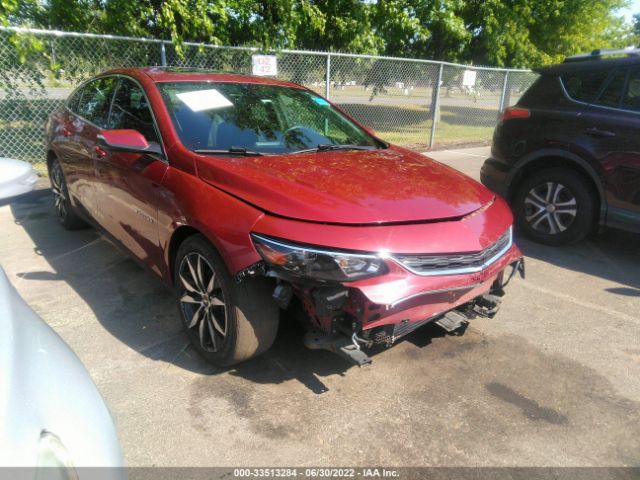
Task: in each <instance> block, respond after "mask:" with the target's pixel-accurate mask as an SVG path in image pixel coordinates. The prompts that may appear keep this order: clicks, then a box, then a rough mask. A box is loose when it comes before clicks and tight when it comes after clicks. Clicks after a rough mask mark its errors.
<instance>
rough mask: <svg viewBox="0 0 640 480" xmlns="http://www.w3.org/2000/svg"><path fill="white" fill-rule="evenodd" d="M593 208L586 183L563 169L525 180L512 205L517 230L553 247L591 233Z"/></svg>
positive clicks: (594, 216)
mask: <svg viewBox="0 0 640 480" xmlns="http://www.w3.org/2000/svg"><path fill="white" fill-rule="evenodd" d="M596 207H597V201H596V198H595V195H594V192H593V189H592V188H591V185H590V184H589V182H588V180H587V179H586V178H584V177H583V176H582V175H581V174H580V173H578V172H576V171H574V170H569V169H565V168H553V169H548V170H541V171H539V172H536V173H534V174H533V175H531V176H530V177H527V178H525V179H524V180H523V181H522V183H521V184H520V185H519V187H518V190H517V192H516V195H515V197H514V202H513V209H514V212H515V217H516V223H517V225H518V227H519V229H520V230H521V231H523V232H524V233H525V234H526V235H527V236H528V237H529V238H531V239H532V240H534V241H536V242H539V243H543V244H545V245H553V246H558V245H567V244H571V243H576V242H579V241H580V240H582V239H583V238H585V237H586V236H587V235H588V234H589V233H591V231H592V230H593V227H594V224H595V220H596Z"/></svg>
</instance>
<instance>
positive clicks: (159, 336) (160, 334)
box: [10, 190, 439, 394]
mask: <svg viewBox="0 0 640 480" xmlns="http://www.w3.org/2000/svg"><path fill="white" fill-rule="evenodd" d="M10 208H11V211H12V214H13V216H14V221H15V222H16V223H17V224H19V225H20V226H21V227H22V228H24V229H25V231H26V232H27V233H28V234H29V236H30V237H31V239H32V240H33V243H34V253H35V254H36V255H38V256H41V257H44V259H45V260H46V261H47V263H48V264H49V265H50V267H51V269H50V271H38V270H35V271H34V270H31V269H29V262H25V269H24V271H18V272H17V276H18V277H19V278H20V279H21V280H20V281H21V282H42V288H43V289H45V288H46V289H49V292H44V294H45V295H51V296H55V295H56V286H55V282H64V283H66V284H67V285H68V286H70V287H71V288H72V289H73V290H74V291H75V292H76V293H77V294H78V295H79V296H80V297H81V299H82V301H84V302H85V303H86V304H87V305H88V306H89V307H90V308H91V310H92V311H93V313H94V315H95V317H96V319H97V320H98V321H99V322H100V324H101V325H102V326H103V327H104V328H105V329H106V330H107V331H108V332H109V333H110V334H111V335H113V336H114V337H116V338H117V339H118V340H120V341H121V342H123V343H124V344H126V345H127V346H129V347H130V348H131V349H133V350H135V351H136V352H138V353H140V354H142V355H145V356H146V357H148V358H150V359H152V360H157V361H162V362H168V363H172V364H174V365H176V366H178V367H180V368H183V369H186V370H189V371H192V372H196V373H199V374H204V375H217V374H221V373H229V374H231V375H234V376H238V377H243V378H246V379H248V380H250V381H252V382H255V383H259V384H261V383H264V384H267V383H271V384H280V383H283V382H285V381H289V380H292V379H296V380H298V381H299V382H301V383H302V384H304V385H305V386H306V387H307V388H309V390H311V391H312V392H314V393H316V394H320V393H324V392H326V391H327V387H326V386H325V384H324V383H323V382H322V380H321V379H322V377H326V376H329V375H336V374H337V375H344V373H345V372H346V371H347V370H348V369H349V368H357V367H352V365H351V364H349V363H348V362H346V361H345V360H343V359H341V358H340V357H338V356H337V355H335V354H332V353H329V352H326V351H321V350H313V351H312V350H308V349H307V348H305V347H304V345H303V341H302V337H303V334H304V332H303V330H302V328H301V327H300V326H299V325H298V323H296V322H295V320H293V319H292V318H289V316H288V315H287V314H283V315H282V319H281V324H280V329H279V333H278V337H277V339H276V341H275V343H274V345H273V346H272V348H271V349H270V350H269V351H268V352H267V353H266V354H264V355H262V356H260V357H258V358H256V359H253V360H250V361H248V362H245V363H243V364H240V365H238V366H236V367H234V368H231V369H217V368H215V367H213V366H211V365H209V364H208V363H206V362H205V361H203V360H202V359H201V358H200V357H199V356H198V354H197V353H196V352H195V351H194V350H193V349H192V348H191V347H190V344H189V341H188V339H187V336H186V335H185V334H184V332H183V330H182V326H181V324H180V321H179V317H178V311H177V308H176V305H175V300H174V298H173V293H172V292H171V291H170V290H169V289H167V288H166V287H165V286H164V284H162V283H161V282H160V280H159V279H158V278H156V277H155V275H153V274H151V273H149V272H147V271H145V270H144V269H143V268H142V267H141V266H139V265H138V264H137V263H136V262H135V261H134V260H132V259H131V258H130V257H129V256H128V255H127V254H125V253H124V252H122V251H121V250H120V249H119V248H118V247H116V246H115V245H113V244H112V243H111V242H109V241H108V240H107V239H106V238H105V237H103V236H102V235H100V234H99V233H98V232H96V231H95V230H93V229H91V228H87V229H83V230H77V231H72V232H70V231H67V230H64V229H63V228H62V227H61V226H60V225H59V224H58V222H57V219H56V217H55V214H54V210H53V207H52V203H51V199H50V191H49V190H39V191H35V192H32V193H31V194H29V195H25V196H22V197H20V198H18V199H16V200H15V201H13V202H12V203H11V204H10ZM30 288H33V287H31V286H30ZM35 288H36V289H37V288H38V287H35ZM437 330H439V329H437ZM425 334H426V332H424V330H423V333H422V334H421V336H420V339H421V340H420V341H421V342H425V341H426V343H424V345H426V344H428V343H429V340H428V339H427V340H425ZM438 335H439V333H438ZM426 337H428V335H426ZM409 338H410V337H409Z"/></svg>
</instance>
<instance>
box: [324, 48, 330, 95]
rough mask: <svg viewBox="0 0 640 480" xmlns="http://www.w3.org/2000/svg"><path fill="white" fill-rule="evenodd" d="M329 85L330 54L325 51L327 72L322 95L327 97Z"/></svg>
mask: <svg viewBox="0 0 640 480" xmlns="http://www.w3.org/2000/svg"><path fill="white" fill-rule="evenodd" d="M329 85H331V55H330V54H328V53H327V74H326V77H325V86H324V96H325V98H326V99H328V98H329Z"/></svg>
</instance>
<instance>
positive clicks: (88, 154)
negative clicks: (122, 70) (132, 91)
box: [63, 77, 115, 225]
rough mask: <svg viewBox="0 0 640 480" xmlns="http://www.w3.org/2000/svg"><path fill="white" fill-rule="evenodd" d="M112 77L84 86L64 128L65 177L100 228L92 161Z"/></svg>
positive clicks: (106, 109)
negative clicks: (65, 143)
mask: <svg viewBox="0 0 640 480" xmlns="http://www.w3.org/2000/svg"><path fill="white" fill-rule="evenodd" d="M114 87H115V78H114V77H100V78H97V79H95V80H92V81H90V82H88V83H87V84H85V86H84V87H83V88H82V94H81V96H80V97H79V98H78V100H77V103H75V104H73V105H72V107H73V110H69V112H68V113H69V116H68V118H67V119H66V122H65V124H64V126H63V128H64V130H65V131H64V135H65V136H66V137H67V139H68V140H67V146H66V151H67V154H66V165H65V167H66V168H65V175H66V176H67V179H68V181H69V189H70V191H71V193H72V194H73V195H74V196H75V197H76V198H77V199H78V200H79V201H80V203H81V205H82V206H83V207H84V209H85V210H86V211H87V212H88V213H89V214H90V215H91V216H92V217H93V218H94V219H95V220H96V221H97V222H98V223H99V224H101V225H103V224H104V219H103V218H102V216H101V215H100V211H99V210H98V209H97V208H96V190H97V185H96V182H95V173H94V160H95V157H96V155H97V151H96V147H97V143H96V141H97V138H96V137H97V135H98V134H99V133H100V130H101V129H102V128H104V127H105V126H106V124H107V118H108V116H109V107H110V104H111V97H112V94H113V89H114Z"/></svg>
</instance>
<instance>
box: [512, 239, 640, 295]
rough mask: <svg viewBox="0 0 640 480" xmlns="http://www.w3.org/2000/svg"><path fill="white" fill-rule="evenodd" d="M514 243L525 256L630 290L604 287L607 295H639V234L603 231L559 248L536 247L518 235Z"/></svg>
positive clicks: (537, 245) (536, 244) (538, 245)
mask: <svg viewBox="0 0 640 480" xmlns="http://www.w3.org/2000/svg"><path fill="white" fill-rule="evenodd" d="M516 241H517V243H518V246H519V247H520V249H521V250H522V252H523V253H524V254H525V255H526V256H527V257H532V258H535V259H537V260H542V261H544V262H548V263H551V264H553V265H556V266H558V267H561V268H565V269H568V270H572V271H574V272H581V273H586V274H588V275H593V276H595V277H600V278H604V279H607V280H611V281H613V282H616V283H620V284H623V285H627V286H628V287H630V288H621V287H614V288H607V289H606V290H607V291H608V292H611V293H616V294H618V295H626V296H640V275H638V272H640V248H638V245H640V234H636V233H630V232H623V231H618V230H607V231H605V232H603V233H601V234H597V235H593V236H591V237H590V238H588V239H587V240H584V241H582V242H580V243H578V244H575V245H567V246H563V247H549V246H546V245H540V244H538V243H535V242H532V241H530V240H528V239H526V238H524V237H523V236H522V235H518V237H517V239H516Z"/></svg>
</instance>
